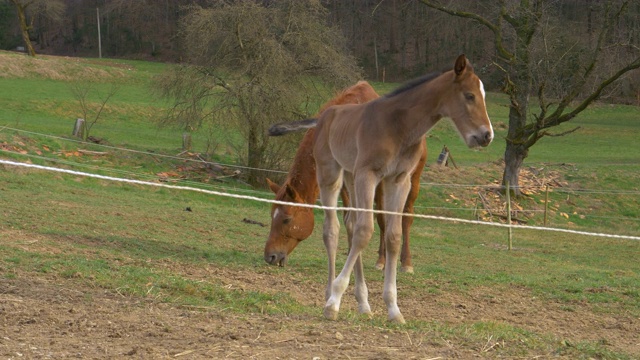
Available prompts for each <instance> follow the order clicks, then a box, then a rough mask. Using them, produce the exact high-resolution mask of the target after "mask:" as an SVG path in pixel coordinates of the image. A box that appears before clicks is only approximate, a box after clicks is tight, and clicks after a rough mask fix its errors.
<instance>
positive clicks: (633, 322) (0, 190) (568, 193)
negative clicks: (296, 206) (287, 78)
mask: <svg viewBox="0 0 640 360" xmlns="http://www.w3.org/2000/svg"><path fill="white" fill-rule="evenodd" d="M1 66H6V68H3V69H11V68H13V69H14V70H11V72H12V75H8V76H7V72H5V71H4V70H0V71H2V73H3V74H4V76H3V77H0V159H1V160H10V161H16V162H21V163H33V164H41V165H45V166H50V167H54V168H63V169H69V170H74V171H79V172H86V173H92V174H102V175H108V176H113V177H118V178H124V179H140V180H144V181H147V182H151V183H153V184H156V185H177V186H188V187H197V188H200V189H205V190H211V191H213V190H215V191H218V192H224V193H229V194H240V195H251V196H257V197H261V198H266V199H270V198H272V194H271V193H270V192H268V191H267V190H265V189H257V188H250V187H249V186H247V185H246V184H243V183H242V182H241V181H238V180H237V179H236V177H235V174H237V171H239V172H241V171H242V168H238V167H236V165H237V162H236V160H237V159H235V158H234V157H233V156H232V153H231V152H229V151H228V149H226V148H225V147H224V146H222V145H220V146H219V147H218V148H217V149H216V159H215V161H214V163H205V162H203V161H202V160H201V159H199V156H200V155H201V154H202V152H203V151H204V149H205V148H206V146H207V144H206V141H205V140H204V139H205V138H206V136H205V135H206V134H194V150H193V151H192V152H187V153H184V152H182V150H181V143H180V141H181V138H180V135H181V134H180V133H179V132H176V131H175V130H173V129H168V128H158V127H157V126H156V122H155V121H154V117H157V116H160V115H159V114H160V113H161V111H162V109H163V103H162V102H161V101H159V100H157V99H156V98H155V97H154V96H153V95H152V93H151V92H150V91H149V88H150V86H151V84H152V79H153V76H155V74H158V73H160V72H161V71H162V70H163V68H164V66H166V65H162V64H155V63H146V62H140V61H119V60H106V59H105V60H95V59H73V58H58V57H43V58H41V59H35V60H34V59H28V58H25V57H24V56H21V55H16V54H11V53H3V52H0V67H1ZM73 83H80V84H92V85H94V86H95V89H98V90H103V91H104V90H108V89H109V88H110V86H112V84H117V85H118V87H119V90H118V92H117V94H116V96H114V98H113V99H112V101H110V102H109V103H108V106H107V108H106V109H105V113H104V118H102V121H100V122H98V123H96V125H95V128H94V129H93V130H92V132H93V134H94V136H95V137H96V138H99V139H100V141H99V142H100V143H94V142H88V143H84V142H81V141H79V140H78V139H74V138H72V137H71V130H72V128H73V123H74V120H75V118H76V117H78V104H77V102H78V101H77V99H74V97H73V95H72V92H71V91H70V89H69V86H70V84H73ZM375 85H376V88H377V89H378V90H379V91H380V92H381V93H384V92H386V91H389V90H390V89H391V88H393V87H394V86H395V84H375ZM93 101H96V100H95V99H94V100H93ZM488 102H489V104H488V106H489V114H490V116H491V117H492V119H493V123H494V126H495V127H496V129H497V131H496V134H497V136H496V141H495V143H494V144H492V145H491V146H490V147H489V148H488V149H486V150H483V151H470V150H468V149H466V148H465V146H464V144H462V142H461V141H460V140H459V139H458V135H457V134H456V132H455V130H453V128H452V127H451V126H450V125H448V124H446V123H445V124H441V125H438V126H437V128H436V129H434V131H433V132H432V133H431V134H430V135H429V137H428V139H427V142H428V147H429V149H430V150H429V158H428V163H429V165H428V166H427V167H426V169H425V171H424V173H423V184H422V188H421V193H420V197H419V199H418V201H417V203H416V205H417V206H416V213H418V214H426V215H437V216H448V217H455V218H460V219H466V220H475V219H480V220H484V221H492V222H501V223H504V221H505V219H504V217H505V216H504V215H505V214H506V212H505V199H504V197H503V196H502V195H501V194H500V192H499V191H498V190H497V189H496V185H497V184H498V182H499V179H500V174H501V169H502V163H501V161H500V157H501V153H502V152H503V151H504V144H503V141H504V140H503V137H504V136H505V129H504V126H503V124H504V123H505V121H506V107H505V104H506V99H505V98H504V97H503V96H502V95H500V94H493V93H491V94H489V95H488ZM638 119H640V113H639V110H638V108H636V107H629V106H604V105H602V106H596V107H594V108H592V109H589V110H587V111H586V112H585V113H584V115H583V116H581V117H580V118H578V119H576V120H575V121H574V122H573V123H572V124H569V125H568V126H567V127H568V128H571V126H580V129H579V130H578V131H576V132H575V133H574V134H572V135H571V136H565V137H561V138H549V139H544V141H543V142H541V143H540V144H538V145H536V147H534V148H533V149H532V152H531V154H530V157H529V159H528V160H527V162H526V163H525V167H524V172H523V176H524V178H523V184H524V185H526V189H525V192H526V193H527V194H528V196H527V197H525V198H523V199H519V200H518V201H514V203H513V205H512V206H513V209H514V214H513V215H514V217H515V218H516V219H517V220H516V222H517V223H518V224H527V225H543V224H544V213H545V209H547V225H548V226H550V227H553V228H560V229H569V230H578V231H586V232H598V233H605V234H620V235H630V236H638V235H639V234H640V221H639V218H640V205H639V204H640V201H639V197H640V159H639V158H638V154H639V153H640V152H638V151H637V150H640V149H639V148H638V146H637V139H636V138H637V133H638V130H640V123H639V122H638ZM501 123H502V125H501ZM444 145H446V146H447V147H448V148H449V149H450V150H451V155H452V157H453V160H454V161H455V164H456V166H454V165H453V163H450V165H449V166H448V167H440V166H438V165H437V164H436V159H437V157H438V155H439V153H440V150H441V149H442V147H443V146H444ZM226 170H230V172H228V173H225V171H226ZM271 175H273V174H270V176H271ZM547 186H548V190H549V192H548V206H545V205H546V203H547V201H546V197H547ZM315 214H316V219H315V220H316V221H315V226H314V233H313V235H312V236H311V237H310V238H309V239H307V240H305V241H303V242H302V243H301V244H300V245H299V246H298V248H297V249H296V251H295V252H294V253H292V255H291V259H290V260H289V262H288V264H287V267H284V268H280V267H274V266H268V265H267V264H266V263H265V262H264V259H263V249H264V244H265V240H266V237H267V235H268V232H269V227H268V226H269V223H270V221H271V215H270V206H269V204H266V203H262V202H257V201H251V200H246V199H240V198H229V197H222V196H218V195H214V194H212V193H200V192H193V191H187V190H185V189H176V188H169V187H158V186H154V187H151V186H147V185H142V184H127V183H123V182H114V181H107V180H104V179H95V178H89V177H84V176H82V175H80V174H62V173H55V172H50V171H43V170H34V169H27V168H23V167H17V166H10V165H3V164H0V329H3V330H4V331H5V332H4V333H3V334H2V335H1V336H0V355H1V356H3V357H7V358H17V357H24V358H28V357H30V358H38V357H43V358H44V357H52V358H69V357H81V358H98V359H102V358H105V359H106V358H121V357H144V358H166V359H168V358H194V359H196V358H223V357H224V358H265V357H273V358H276V357H279V358H320V359H328V358H347V357H350V358H356V357H368V358H391V357H397V356H402V357H406V358H407V359H411V358H471V357H479V358H560V359H576V358H585V359H586V358H597V359H633V358H638V356H640V348H638V343H637V342H638V339H637V334H638V333H640V310H639V309H640V263H638V261H637V254H638V253H639V252H640V248H639V246H640V242H638V241H637V240H626V239H614V238H607V237H602V236H586V235H580V234H574V233H571V234H569V233H560V232H554V231H540V230H531V229H515V230H514V231H513V232H514V238H513V244H514V248H513V250H511V251H507V250H506V246H507V230H506V229H503V228H496V227H489V226H482V227H481V226H480V225H471V224H463V223H460V222H451V221H439V220H433V219H416V220H415V221H414V224H413V227H412V228H411V232H410V234H411V250H412V254H413V257H414V260H413V262H414V267H415V274H413V275H410V274H405V273H400V274H399V277H398V285H399V306H400V307H401V309H402V311H403V313H404V314H405V317H406V318H407V321H408V323H407V325H403V326H396V325H391V324H388V323H387V322H386V321H385V313H386V311H385V305H384V303H383V300H382V296H381V294H382V274H381V273H380V272H377V271H375V270H374V266H373V265H374V260H375V259H376V257H377V254H376V252H377V243H378V240H377V237H378V235H379V233H378V231H377V230H376V234H374V239H372V241H371V243H370V245H369V247H368V249H367V250H366V253H365V254H364V256H363V257H364V264H365V265H364V267H365V274H366V277H367V282H368V287H369V291H370V301H371V304H372V307H373V311H374V316H373V318H372V319H369V318H364V317H362V316H360V315H359V314H358V313H357V310H356V304H355V301H354V299H353V296H352V295H351V289H349V290H348V295H347V294H345V299H344V304H343V310H341V314H340V317H339V319H338V320H337V321H335V322H330V321H327V320H325V319H324V318H322V315H321V313H322V306H323V304H324V288H325V285H326V280H327V279H326V269H327V266H326V255H325V250H324V247H323V245H322V234H321V232H322V213H321V212H320V211H317V212H316V213H315ZM262 225H266V226H262ZM341 231H342V233H341V237H342V238H344V237H345V232H344V230H341ZM340 246H341V247H340V252H339V256H338V257H339V259H338V262H339V266H341V262H342V261H344V249H345V248H346V241H344V242H343V243H342V244H341V245H340Z"/></svg>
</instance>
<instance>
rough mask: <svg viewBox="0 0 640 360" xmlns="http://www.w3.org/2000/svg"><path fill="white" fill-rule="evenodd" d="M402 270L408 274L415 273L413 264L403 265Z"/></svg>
mask: <svg viewBox="0 0 640 360" xmlns="http://www.w3.org/2000/svg"><path fill="white" fill-rule="evenodd" d="M400 271H401V272H403V273H407V274H413V266H403V267H401V268H400Z"/></svg>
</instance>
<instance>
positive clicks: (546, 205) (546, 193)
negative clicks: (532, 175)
mask: <svg viewBox="0 0 640 360" xmlns="http://www.w3.org/2000/svg"><path fill="white" fill-rule="evenodd" d="M548 212H549V184H547V186H546V188H545V190H544V226H545V227H546V226H547V216H548V215H547V214H548Z"/></svg>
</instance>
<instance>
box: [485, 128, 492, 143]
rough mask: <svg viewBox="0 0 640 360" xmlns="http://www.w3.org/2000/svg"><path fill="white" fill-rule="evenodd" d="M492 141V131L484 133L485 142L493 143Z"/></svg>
mask: <svg viewBox="0 0 640 360" xmlns="http://www.w3.org/2000/svg"><path fill="white" fill-rule="evenodd" d="M491 139H493V134H491V131H487V132H486V133H484V140H485V141H486V142H489V141H491Z"/></svg>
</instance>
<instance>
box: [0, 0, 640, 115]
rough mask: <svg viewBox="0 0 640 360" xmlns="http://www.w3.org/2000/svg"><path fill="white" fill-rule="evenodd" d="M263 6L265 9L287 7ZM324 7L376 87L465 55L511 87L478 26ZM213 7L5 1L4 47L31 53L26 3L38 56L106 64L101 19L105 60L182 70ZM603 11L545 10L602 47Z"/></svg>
mask: <svg viewBox="0 0 640 360" xmlns="http://www.w3.org/2000/svg"><path fill="white" fill-rule="evenodd" d="M254 2H255V3H258V4H262V5H265V6H266V5H269V4H272V3H277V2H278V1H277V0H257V1H254ZM317 2H318V3H319V4H320V5H322V6H323V7H324V8H326V9H327V15H326V16H327V24H328V25H330V26H335V27H337V28H339V29H340V31H341V33H342V36H344V38H345V39H346V40H347V47H348V51H350V52H351V54H352V55H353V56H354V57H355V58H356V59H357V61H358V65H359V66H360V67H361V68H362V69H363V71H364V76H365V77H366V78H367V79H370V80H375V81H393V82H398V81H404V80H406V79H409V78H412V77H415V76H418V75H421V74H424V73H425V72H427V71H434V70H442V69H444V68H445V67H448V66H450V64H449V63H450V62H451V59H452V58H454V57H455V56H457V55H459V54H460V53H462V52H464V53H465V54H467V56H468V57H469V58H470V59H473V61H474V64H476V67H478V68H479V69H477V70H480V71H481V72H483V73H482V75H483V79H484V81H485V83H486V85H488V87H489V88H491V89H492V90H497V89H499V88H500V87H501V86H503V85H504V84H503V83H502V78H501V74H500V70H499V69H498V68H497V67H496V66H495V65H494V64H493V60H494V57H495V55H496V51H495V47H494V38H493V34H492V33H491V31H490V30H489V29H487V28H485V27H483V26H481V25H479V24H477V23H473V22H469V21H465V20H464V19H461V18H456V17H451V16H449V15H448V14H446V13H443V12H441V11H438V10H436V9H434V8H431V7H428V6H425V5H424V4H423V3H422V2H421V1H417V0H321V1H317ZM210 3H211V2H210V1H208V0H136V1H129V0H92V1H79V0H0V48H1V49H5V50H14V49H16V48H17V47H25V41H24V38H23V35H22V30H21V28H20V23H19V22H20V21H19V16H18V15H19V14H18V8H19V5H20V6H24V8H25V9H24V10H25V14H24V16H25V23H26V26H27V27H28V30H27V33H28V37H29V39H30V40H31V43H32V44H34V47H35V51H36V52H38V53H42V54H55V55H68V56H93V57H97V56H98V29H97V27H98V17H99V18H100V27H101V37H102V39H101V40H102V51H103V56H105V57H116V58H139V59H146V60H157V61H167V62H180V61H181V60H184V56H183V53H184V46H185V45H186V44H185V41H184V39H182V38H181V37H179V36H177V33H178V28H179V23H180V20H181V19H182V18H184V17H185V16H188V14H187V13H188V10H187V9H188V8H189V6H191V5H194V4H196V5H200V6H203V7H207V6H208V4H210ZM503 3H506V5H508V6H511V7H513V6H514V5H513V4H517V3H518V2H517V1H498V2H495V1H475V0H458V1H456V2H455V4H456V6H457V7H458V8H462V9H466V11H468V12H474V13H478V14H483V13H496V11H495V9H496V8H498V7H499V6H500V5H499V4H503ZM602 3H603V2H602V1H599V0H563V1H546V2H545V7H546V8H547V9H546V10H545V12H546V13H547V14H549V15H548V17H547V19H545V20H546V21H548V24H547V26H548V28H547V29H546V31H547V32H548V33H547V34H545V37H547V38H549V39H551V40H553V42H555V43H560V44H565V45H566V46H572V44H575V43H578V42H580V41H582V39H584V38H585V37H586V38H588V39H590V40H593V37H594V36H595V35H594V34H595V32H596V31H597V23H598V21H599V20H600V19H599V18H598V17H599V16H600V15H601V13H600V12H599V10H598V8H599V7H601V5H602ZM492 16H495V15H492ZM615 31H616V32H618V33H619V34H621V35H623V36H626V37H627V38H628V40H629V41H630V42H634V41H635V43H637V39H638V38H639V37H640V3H638V2H632V3H631V4H630V5H629V9H628V10H627V12H626V13H625V14H624V15H623V17H622V18H621V19H620V21H619V22H618V23H617V24H616V30H615ZM556 45H557V44H556ZM556 45H554V44H550V43H548V44H544V46H556ZM568 55H569V56H576V55H575V54H568ZM559 56H562V54H559ZM568 60H571V59H568ZM575 60H577V58H576V59H575ZM568 62H569V63H570V62H571V61H568ZM612 65H613V64H612ZM567 66H571V65H567ZM639 79H640V75H638V74H637V73H634V77H633V78H631V77H629V78H628V79H627V80H625V81H623V82H621V83H620V84H618V85H617V86H616V87H615V88H614V89H610V92H609V93H607V94H606V95H607V97H609V98H611V100H615V101H618V102H627V103H637V102H638V101H640V85H637V84H638V83H640V82H639V81H637V80H639ZM559 83H560V81H559Z"/></svg>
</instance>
